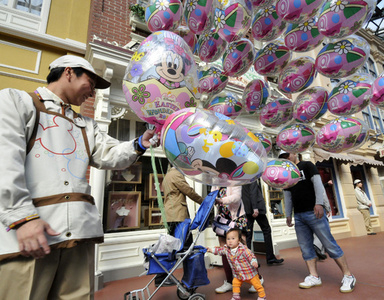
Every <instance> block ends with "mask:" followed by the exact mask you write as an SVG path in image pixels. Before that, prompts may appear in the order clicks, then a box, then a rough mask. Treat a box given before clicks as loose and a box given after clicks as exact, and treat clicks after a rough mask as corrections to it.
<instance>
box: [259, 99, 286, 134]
mask: <svg viewBox="0 0 384 300" xmlns="http://www.w3.org/2000/svg"><path fill="white" fill-rule="evenodd" d="M292 107H293V103H292V102H291V100H289V99H286V98H279V99H277V100H274V101H272V102H269V103H268V104H267V105H265V106H264V107H263V109H262V110H261V113H260V122H261V124H263V125H264V126H267V127H279V126H280V125H283V124H284V123H286V122H288V121H289V120H290V119H291V118H292Z"/></svg>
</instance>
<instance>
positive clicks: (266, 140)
mask: <svg viewBox="0 0 384 300" xmlns="http://www.w3.org/2000/svg"><path fill="white" fill-rule="evenodd" d="M254 134H255V136H257V137H258V138H259V140H260V142H261V143H262V144H263V146H264V149H265V152H266V153H267V154H268V153H269V152H270V151H271V150H272V139H271V137H270V136H269V135H267V134H265V133H258V132H255V133H254Z"/></svg>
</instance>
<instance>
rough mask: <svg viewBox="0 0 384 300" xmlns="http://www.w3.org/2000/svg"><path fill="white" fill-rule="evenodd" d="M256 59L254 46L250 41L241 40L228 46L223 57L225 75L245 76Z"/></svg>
mask: <svg viewBox="0 0 384 300" xmlns="http://www.w3.org/2000/svg"><path fill="white" fill-rule="evenodd" d="M254 59H255V50H254V47H253V44H252V43H251V41H250V40H248V39H240V40H237V41H234V42H231V43H229V44H228V47H227V49H226V50H225V52H224V55H223V70H224V75H226V76H233V77H239V76H241V75H243V74H245V73H246V72H247V71H248V70H249V68H250V67H251V65H252V63H253V61H254Z"/></svg>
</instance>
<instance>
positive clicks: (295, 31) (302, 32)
mask: <svg viewBox="0 0 384 300" xmlns="http://www.w3.org/2000/svg"><path fill="white" fill-rule="evenodd" d="M324 38H325V36H324V35H322V34H320V32H319V30H318V28H317V22H316V20H315V19H314V18H313V19H309V20H307V21H304V22H303V23H299V24H289V25H288V27H287V31H286V32H285V35H284V42H285V45H286V46H287V47H288V48H289V49H290V50H292V51H295V52H307V51H310V50H313V49H315V48H316V47H317V46H319V45H320V44H321V42H322V41H323V40H324Z"/></svg>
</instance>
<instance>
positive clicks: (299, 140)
mask: <svg viewBox="0 0 384 300" xmlns="http://www.w3.org/2000/svg"><path fill="white" fill-rule="evenodd" d="M314 143H315V132H314V131H313V129H312V128H311V127H310V126H307V125H304V124H292V125H288V126H285V127H284V128H283V129H282V130H281V131H280V132H279V133H278V135H277V136H276V145H277V146H278V147H279V148H281V149H283V150H284V151H286V152H289V153H300V152H303V151H305V150H307V149H309V148H310V147H312V146H313V144H314Z"/></svg>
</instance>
